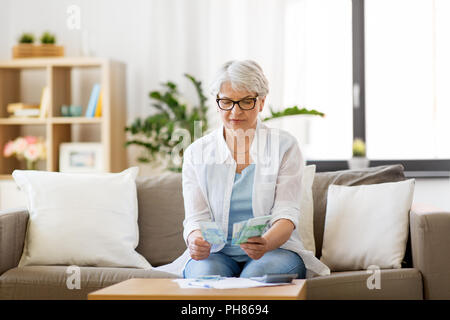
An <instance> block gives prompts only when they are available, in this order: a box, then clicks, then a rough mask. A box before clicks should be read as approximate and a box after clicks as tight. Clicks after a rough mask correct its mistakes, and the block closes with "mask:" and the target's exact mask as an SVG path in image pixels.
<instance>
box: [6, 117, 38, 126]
mask: <svg viewBox="0 0 450 320" xmlns="http://www.w3.org/2000/svg"><path fill="white" fill-rule="evenodd" d="M46 123H47V120H46V119H45V118H44V119H43V118H0V124H4V125H8V124H10V125H27V124H46Z"/></svg>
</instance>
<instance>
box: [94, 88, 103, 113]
mask: <svg viewBox="0 0 450 320" xmlns="http://www.w3.org/2000/svg"><path fill="white" fill-rule="evenodd" d="M102 93H103V92H102V91H101V90H100V96H99V97H98V102H97V106H96V108H95V117H97V118H99V117H101V116H102Z"/></svg>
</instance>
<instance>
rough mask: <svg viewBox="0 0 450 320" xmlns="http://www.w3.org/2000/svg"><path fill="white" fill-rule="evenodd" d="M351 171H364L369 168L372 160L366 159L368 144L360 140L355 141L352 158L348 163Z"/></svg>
mask: <svg viewBox="0 0 450 320" xmlns="http://www.w3.org/2000/svg"><path fill="white" fill-rule="evenodd" d="M347 162H348V167H349V169H364V168H368V167H369V163H370V160H369V159H367V157H366V144H365V142H364V141H363V140H362V139H360V138H356V139H355V140H353V145H352V158H351V159H349V160H348V161H347Z"/></svg>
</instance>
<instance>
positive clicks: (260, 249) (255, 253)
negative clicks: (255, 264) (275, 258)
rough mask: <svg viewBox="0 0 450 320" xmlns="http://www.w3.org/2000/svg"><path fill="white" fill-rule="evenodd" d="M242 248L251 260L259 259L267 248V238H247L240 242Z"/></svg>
mask: <svg viewBox="0 0 450 320" xmlns="http://www.w3.org/2000/svg"><path fill="white" fill-rule="evenodd" d="M241 248H242V250H244V251H245V253H246V254H247V255H248V256H249V257H250V258H252V259H253V260H258V259H260V258H261V257H262V256H263V255H264V254H265V253H266V252H267V251H269V250H268V246H267V240H266V239H265V238H263V237H252V238H248V240H247V242H245V243H242V244H241Z"/></svg>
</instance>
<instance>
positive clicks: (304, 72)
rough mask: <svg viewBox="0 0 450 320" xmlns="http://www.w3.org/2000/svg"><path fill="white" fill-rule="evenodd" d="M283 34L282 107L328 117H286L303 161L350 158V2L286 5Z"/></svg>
mask: <svg viewBox="0 0 450 320" xmlns="http://www.w3.org/2000/svg"><path fill="white" fill-rule="evenodd" d="M284 34H285V40H284V42H285V48H284V50H285V55H284V59H285V66H289V67H288V68H286V70H285V73H284V79H283V83H284V92H283V96H284V99H285V100H284V101H285V107H288V106H289V107H290V106H294V105H298V107H299V108H301V107H306V108H307V109H316V110H318V111H321V112H324V113H325V114H326V116H325V118H319V117H311V118H310V119H307V120H301V121H300V122H299V120H298V119H295V118H294V119H292V120H291V119H288V118H289V117H288V118H286V119H284V120H283V121H284V125H285V126H288V127H289V128H295V127H298V131H297V132H296V133H297V138H298V139H299V142H300V144H301V147H302V152H303V155H304V157H305V158H306V159H348V158H349V157H351V145H352V134H353V133H352V3H351V0H341V1H336V0H320V1H318V0H305V1H289V2H288V4H287V6H286V8H285V28H284ZM289 121H291V122H292V123H289ZM294 121H297V122H295V123H294ZM305 127H306V128H305ZM290 131H291V132H293V131H294V130H290Z"/></svg>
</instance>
